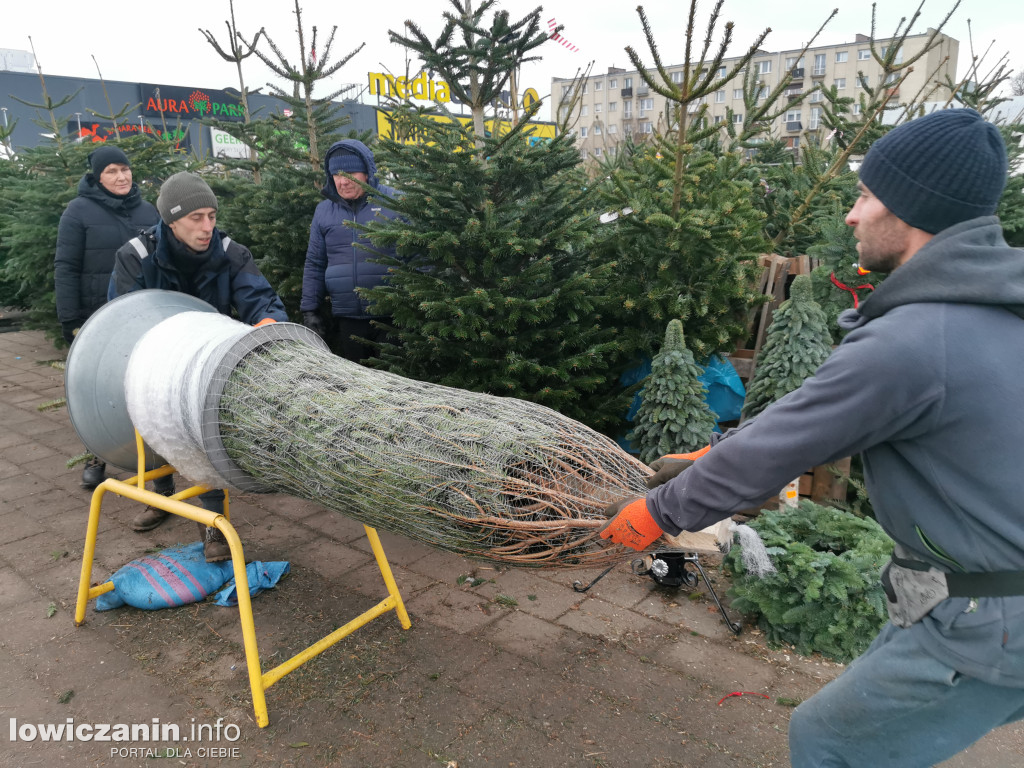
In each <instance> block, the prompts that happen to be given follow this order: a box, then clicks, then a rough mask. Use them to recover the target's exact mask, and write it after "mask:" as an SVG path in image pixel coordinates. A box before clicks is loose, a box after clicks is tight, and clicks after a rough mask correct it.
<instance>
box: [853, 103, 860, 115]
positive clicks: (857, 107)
mask: <svg viewBox="0 0 1024 768" xmlns="http://www.w3.org/2000/svg"><path fill="white" fill-rule="evenodd" d="M853 114H855V115H859V114H860V104H854V105H853Z"/></svg>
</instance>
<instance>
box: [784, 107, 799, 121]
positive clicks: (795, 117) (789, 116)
mask: <svg viewBox="0 0 1024 768" xmlns="http://www.w3.org/2000/svg"><path fill="white" fill-rule="evenodd" d="M786 122H787V123H799V122H800V110H799V109H791V110H789V111H788V112H787V113H786Z"/></svg>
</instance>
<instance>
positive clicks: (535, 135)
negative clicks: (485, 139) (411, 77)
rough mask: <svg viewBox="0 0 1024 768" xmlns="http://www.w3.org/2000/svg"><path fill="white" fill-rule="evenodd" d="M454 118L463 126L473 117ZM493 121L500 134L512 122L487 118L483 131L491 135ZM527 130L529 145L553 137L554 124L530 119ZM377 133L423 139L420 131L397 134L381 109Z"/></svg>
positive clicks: (411, 140) (437, 118)
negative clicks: (402, 134)
mask: <svg viewBox="0 0 1024 768" xmlns="http://www.w3.org/2000/svg"><path fill="white" fill-rule="evenodd" d="M425 117H428V118H429V119H431V120H433V121H434V122H436V123H447V122H450V121H451V119H452V118H451V117H449V116H448V115H425ZM452 117H454V118H455V119H456V120H458V121H459V122H460V123H462V125H463V126H471V125H472V124H473V118H471V117H466V116H460V115H453V116H452ZM495 123H497V130H498V131H499V132H501V133H502V134H504V133H507V132H508V131H509V130H510V129H511V127H512V123H511V122H510V121H508V120H501V119H499V120H494V119H493V118H492V119H489V120H485V121H484V131H486V132H487V134H488V135H491V134H493V133H494V131H495ZM528 126H529V128H528V130H529V131H530V135H529V136H526V137H525V138H526V140H527V141H529V142H530V144H531V146H532V145H533V144H536V143H537V142H538V141H549V140H551V139H553V138H555V124H554V123H539V122H533V121H531V122H530V123H528ZM377 135H378V136H379V137H380V138H382V139H392V140H394V141H398V140H399V139H400V140H401V142H402V143H403V144H421V143H423V141H424V140H425V137H424V136H423V135H422V132H414V133H411V134H409V135H406V136H401V137H399V136H397V135H396V132H395V122H394V120H393V119H392V118H391V113H390V112H388V111H386V110H383V109H378V110H377Z"/></svg>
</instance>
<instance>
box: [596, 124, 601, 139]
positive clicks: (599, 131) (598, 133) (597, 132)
mask: <svg viewBox="0 0 1024 768" xmlns="http://www.w3.org/2000/svg"><path fill="white" fill-rule="evenodd" d="M594 135H595V136H600V135H601V126H600V125H595V126H594Z"/></svg>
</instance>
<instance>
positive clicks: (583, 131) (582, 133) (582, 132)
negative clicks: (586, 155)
mask: <svg viewBox="0 0 1024 768" xmlns="http://www.w3.org/2000/svg"><path fill="white" fill-rule="evenodd" d="M580 138H581V139H585V138H587V129H586V128H580Z"/></svg>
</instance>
